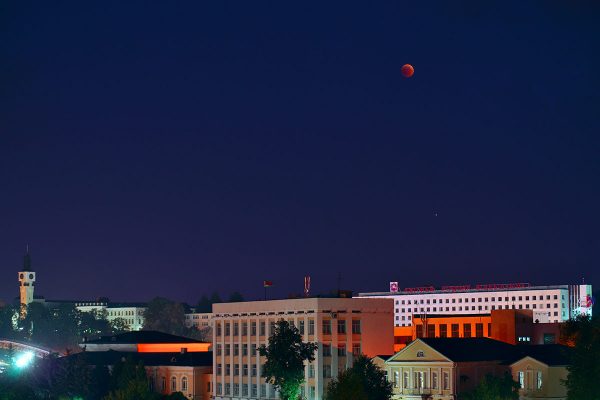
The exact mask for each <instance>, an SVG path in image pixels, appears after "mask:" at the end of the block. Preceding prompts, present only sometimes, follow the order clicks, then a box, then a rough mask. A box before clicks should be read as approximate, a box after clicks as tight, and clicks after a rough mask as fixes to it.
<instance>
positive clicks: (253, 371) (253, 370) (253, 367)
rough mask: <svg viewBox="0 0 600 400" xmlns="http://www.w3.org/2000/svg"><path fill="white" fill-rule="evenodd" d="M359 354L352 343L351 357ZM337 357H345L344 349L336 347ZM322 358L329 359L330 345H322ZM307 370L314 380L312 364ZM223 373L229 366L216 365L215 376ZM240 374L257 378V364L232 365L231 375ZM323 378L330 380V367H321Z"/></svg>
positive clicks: (229, 368)
mask: <svg viewBox="0 0 600 400" xmlns="http://www.w3.org/2000/svg"><path fill="white" fill-rule="evenodd" d="M360 354H361V347H360V344H359V343H354V344H353V345H352V355H353V356H354V357H358V356H359V355H360ZM337 355H338V357H345V356H346V347H342V346H340V347H338V348H337ZM323 357H331V345H323ZM262 368H264V365H261V370H262ZM306 369H307V376H308V377H309V378H314V377H315V366H314V365H313V364H309V365H307V367H306ZM223 372H225V376H230V375H231V372H232V368H231V364H225V368H223V364H221V363H217V367H216V374H217V375H221V374H223ZM240 372H241V375H242V376H248V374H250V376H257V372H258V366H257V364H250V365H248V364H242V365H240V364H237V363H235V364H233V375H234V376H239V375H240ZM323 377H324V378H330V377H331V366H330V365H324V366H323Z"/></svg>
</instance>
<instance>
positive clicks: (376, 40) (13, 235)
mask: <svg viewBox="0 0 600 400" xmlns="http://www.w3.org/2000/svg"><path fill="white" fill-rule="evenodd" d="M11 3H12V4H9V2H2V4H0V298H2V299H4V300H12V298H13V297H14V296H16V295H17V294H18V282H17V271H18V270H19V268H20V267H21V264H22V256H23V253H24V250H25V245H26V244H29V245H30V246H31V249H32V260H33V266H34V269H35V270H36V271H37V273H38V285H37V289H36V294H39V295H44V296H46V297H47V298H53V299H78V298H83V299H94V298H97V297H99V296H108V297H110V298H111V299H112V300H115V301H117V300H121V301H146V300H149V299H150V298H152V297H154V296H156V295H162V296H167V297H170V298H173V299H176V300H180V301H188V302H191V303H195V302H196V301H197V300H198V298H199V297H200V296H201V295H202V294H210V293H211V292H212V291H214V290H217V291H219V292H220V293H221V295H222V296H227V295H228V294H229V293H231V292H232V291H234V290H238V291H241V292H242V293H243V294H244V295H245V296H246V297H247V298H250V299H253V298H258V297H260V296H262V292H263V289H262V280H263V279H269V280H272V281H273V282H274V284H275V286H274V287H273V288H272V290H271V294H270V296H272V297H286V296H287V295H288V294H291V293H300V292H301V291H302V288H303V276H304V275H311V276H312V282H313V291H314V292H315V293H319V292H327V291H330V290H334V289H336V288H337V286H338V277H339V276H341V287H342V288H347V289H351V290H354V291H383V290H386V289H387V287H388V283H389V281H391V280H394V281H395V280H398V281H400V286H401V287H408V286H425V285H436V286H437V285H445V284H476V283H508V282H530V283H532V284H566V283H578V282H581V279H582V277H585V279H586V282H590V283H593V284H594V283H598V284H600V282H599V278H600V268H598V267H599V265H600V232H599V226H600V216H599V207H600V136H599V135H600V50H599V49H600V23H598V21H600V7H599V6H598V5H594V3H597V2H595V1H539V2H538V1H535V2H534V1H525V2H505V1H503V2H486V1H452V2H450V1H439V2H423V1H413V2H399V1H394V2H389V3H387V2H360V4H359V3H356V4H354V3H353V2H322V1H320V2H314V3H307V2H289V1H285V2H281V1H279V2H266V1H265V2H254V1H253V2H249V1H243V2H242V1H239V2H229V1H216V2H192V1H189V2H188V1H181V2H179V1H178V2H151V1H139V2H138V1H125V2H123V1H118V2H110V1H102V2H88V1H73V2H66V1H65V2H56V3H55V2H39V1H38V2H32V3H29V2H26V1H18V2H11ZM92 3H93V4H92ZM209 3H210V4H209ZM405 63H411V64H412V65H414V67H415V75H414V77H413V78H411V79H405V78H403V77H402V76H401V74H400V68H401V66H402V65H403V64H405Z"/></svg>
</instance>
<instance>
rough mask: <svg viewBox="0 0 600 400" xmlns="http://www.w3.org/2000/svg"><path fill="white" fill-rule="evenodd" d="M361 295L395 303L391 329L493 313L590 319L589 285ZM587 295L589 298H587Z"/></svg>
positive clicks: (425, 289) (504, 286)
mask: <svg viewBox="0 0 600 400" xmlns="http://www.w3.org/2000/svg"><path fill="white" fill-rule="evenodd" d="M390 288H391V289H392V290H394V291H390V292H376V293H360V294H359V295H358V297H361V298H371V297H376V298H390V299H393V300H394V326H411V325H412V319H413V316H414V315H415V314H419V315H423V314H465V315H468V314H489V313H490V312H491V311H493V310H507V309H508V310H531V311H532V312H533V320H534V322H537V323H550V322H563V321H567V320H569V319H570V318H571V317H573V316H575V315H578V314H581V313H585V314H587V315H591V312H592V311H591V310H592V308H591V307H592V305H593V298H592V297H591V291H592V287H591V285H556V286H531V285H529V284H525V283H517V284H501V285H477V286H475V287H474V288H472V287H471V286H470V285H465V286H443V287H442V288H440V289H436V288H434V287H419V288H406V289H404V290H398V285H397V282H391V284H390ZM588 293H589V294H588Z"/></svg>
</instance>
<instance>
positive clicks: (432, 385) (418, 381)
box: [393, 371, 450, 390]
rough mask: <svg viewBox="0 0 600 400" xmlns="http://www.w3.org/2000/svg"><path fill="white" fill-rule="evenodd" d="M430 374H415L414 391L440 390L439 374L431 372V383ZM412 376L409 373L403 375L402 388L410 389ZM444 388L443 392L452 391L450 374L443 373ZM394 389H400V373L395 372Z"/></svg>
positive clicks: (420, 372)
mask: <svg viewBox="0 0 600 400" xmlns="http://www.w3.org/2000/svg"><path fill="white" fill-rule="evenodd" d="M428 377H429V373H427V372H422V371H419V372H414V374H413V380H412V387H413V388H414V389H440V387H439V382H438V373H437V372H431V382H429V381H428ZM409 379H410V374H409V373H408V372H406V371H405V372H404V373H403V374H402V387H403V388H404V389H409V388H410V387H411V382H410V381H409ZM441 383H442V387H441V389H443V390H449V389H450V374H449V373H448V372H444V373H442V382H441ZM393 385H394V387H400V372H398V371H394V378H393Z"/></svg>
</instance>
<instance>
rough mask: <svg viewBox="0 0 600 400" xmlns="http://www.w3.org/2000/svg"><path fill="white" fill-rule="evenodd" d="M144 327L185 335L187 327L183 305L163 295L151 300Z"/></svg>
mask: <svg viewBox="0 0 600 400" xmlns="http://www.w3.org/2000/svg"><path fill="white" fill-rule="evenodd" d="M144 329H145V330H154V331H160V332H165V333H170V334H172V335H184V334H185V333H186V331H187V329H186V326H185V311H184V308H183V305H182V304H181V303H176V302H174V301H171V300H169V299H165V298H163V297H156V298H155V299H153V300H151V301H150V303H148V308H147V309H146V311H145V312H144Z"/></svg>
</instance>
